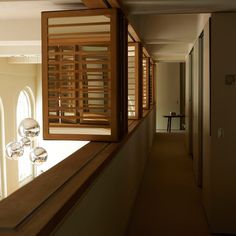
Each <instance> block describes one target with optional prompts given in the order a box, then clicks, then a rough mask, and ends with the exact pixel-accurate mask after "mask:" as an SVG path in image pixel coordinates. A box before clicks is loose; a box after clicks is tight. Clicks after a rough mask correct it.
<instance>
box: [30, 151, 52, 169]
mask: <svg viewBox="0 0 236 236" xmlns="http://www.w3.org/2000/svg"><path fill="white" fill-rule="evenodd" d="M29 156H30V160H31V162H32V163H33V164H34V165H40V164H43V163H44V162H46V161H47V158H48V153H47V151H46V150H45V149H44V148H42V147H36V148H34V149H32V150H31V151H30V154H29Z"/></svg>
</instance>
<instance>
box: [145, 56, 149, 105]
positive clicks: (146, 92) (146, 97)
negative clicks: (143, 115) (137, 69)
mask: <svg viewBox="0 0 236 236" xmlns="http://www.w3.org/2000/svg"><path fill="white" fill-rule="evenodd" d="M149 65H150V62H149V58H148V57H145V55H144V54H143V109H149V107H150V99H149V89H150V79H149V76H150V74H149V73H150V71H149Z"/></svg>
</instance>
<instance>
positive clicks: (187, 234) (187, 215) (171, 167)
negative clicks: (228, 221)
mask: <svg viewBox="0 0 236 236" xmlns="http://www.w3.org/2000/svg"><path fill="white" fill-rule="evenodd" d="M159 235H160V236H207V235H210V234H209V233H208V226H207V221H206V217H205V214H204V210H203V207H202V205H201V195H200V190H199V189H198V188H197V187H196V185H195V182H194V175H193V169H192V160H191V159H190V157H189V156H188V155H187V154H186V151H185V147H184V134H183V133H178V134H173V133H172V134H165V133H158V134H156V136H155V139H154V144H153V147H152V150H151V153H150V156H149V159H148V162H147V166H146V169H145V173H144V177H143V182H142V184H141V187H140V190H139V193H138V197H137V200H136V203H135V206H134V209H133V215H132V217H131V221H130V225H129V228H128V231H127V236H159Z"/></svg>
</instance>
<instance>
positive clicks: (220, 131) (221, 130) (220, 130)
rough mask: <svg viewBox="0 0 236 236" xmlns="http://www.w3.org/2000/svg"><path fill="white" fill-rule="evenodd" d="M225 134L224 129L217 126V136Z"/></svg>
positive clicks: (220, 136)
mask: <svg viewBox="0 0 236 236" xmlns="http://www.w3.org/2000/svg"><path fill="white" fill-rule="evenodd" d="M224 136H225V131H224V129H223V128H218V130H217V138H224Z"/></svg>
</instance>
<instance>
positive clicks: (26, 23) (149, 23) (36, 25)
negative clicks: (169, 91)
mask: <svg viewBox="0 0 236 236" xmlns="http://www.w3.org/2000/svg"><path fill="white" fill-rule="evenodd" d="M91 1H93V0H91ZM120 2H121V3H122V5H123V6H124V9H125V10H126V12H127V14H128V17H129V19H130V22H131V23H132V25H133V26H134V28H135V29H136V31H137V33H138V34H139V36H140V38H141V39H142V42H143V43H144V44H145V46H146V48H147V50H148V51H149V53H150V54H151V56H152V57H153V59H154V60H158V61H183V60H184V59H185V56H186V55H187V54H188V52H189V50H190V49H191V47H192V45H193V43H194V41H195V40H196V38H197V37H198V35H199V34H200V32H201V29H202V27H203V26H204V23H205V22H206V20H207V19H208V17H209V14H200V13H211V12H219V11H236V0H152V1H149V0H120ZM84 8H85V6H84V5H83V4H82V0H51V1H41V0H25V1H20V0H8V1H6V0H0V30H1V34H0V56H10V55H12V54H14V53H13V51H14V45H15V48H17V50H16V51H17V55H22V54H25V53H24V50H26V47H27V46H29V47H28V48H27V50H28V51H27V50H26V51H27V54H29V55H31V54H40V51H41V49H40V41H41V36H40V32H41V29H40V27H41V24H40V15H41V11H54V10H66V9H68V10H69V9H84ZM9 48H11V50H10V52H9V53H8V49H9Z"/></svg>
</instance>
